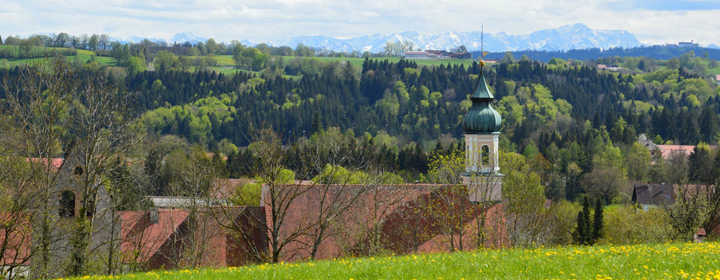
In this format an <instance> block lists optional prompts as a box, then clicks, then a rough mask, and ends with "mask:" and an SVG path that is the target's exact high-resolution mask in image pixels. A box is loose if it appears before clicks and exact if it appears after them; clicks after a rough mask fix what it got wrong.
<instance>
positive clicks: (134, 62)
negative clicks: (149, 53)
mask: <svg viewBox="0 0 720 280" xmlns="http://www.w3.org/2000/svg"><path fill="white" fill-rule="evenodd" d="M126 65H127V71H128V73H130V74H132V75H135V74H137V73H140V72H143V71H145V70H146V69H147V65H145V59H143V58H141V57H137V56H131V57H130V58H129V59H128V61H127V63H126Z"/></svg>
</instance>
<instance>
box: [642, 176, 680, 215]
mask: <svg viewBox="0 0 720 280" xmlns="http://www.w3.org/2000/svg"><path fill="white" fill-rule="evenodd" d="M632 202H633V203H635V204H637V205H639V206H641V207H642V209H643V211H645V212H647V211H648V210H650V208H652V207H657V206H661V205H671V204H673V203H675V190H674V187H673V186H672V185H665V184H664V183H663V184H645V185H635V186H633V193H632Z"/></svg>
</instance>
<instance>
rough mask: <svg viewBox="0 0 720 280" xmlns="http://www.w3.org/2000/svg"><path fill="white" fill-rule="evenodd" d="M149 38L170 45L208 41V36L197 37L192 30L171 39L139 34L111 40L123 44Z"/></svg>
mask: <svg viewBox="0 0 720 280" xmlns="http://www.w3.org/2000/svg"><path fill="white" fill-rule="evenodd" d="M145 39H147V40H148V41H151V42H155V43H160V42H164V43H167V44H168V45H172V44H175V43H178V44H182V43H185V42H190V43H191V44H193V45H194V44H197V43H198V42H203V43H204V42H205V41H207V38H202V37H197V36H195V35H194V34H192V33H191V32H183V33H177V34H175V35H174V36H172V37H170V38H169V39H161V38H145V37H138V36H130V37H127V38H125V39H122V38H117V37H111V38H110V41H111V42H119V43H121V44H125V43H140V42H142V41H143V40H145Z"/></svg>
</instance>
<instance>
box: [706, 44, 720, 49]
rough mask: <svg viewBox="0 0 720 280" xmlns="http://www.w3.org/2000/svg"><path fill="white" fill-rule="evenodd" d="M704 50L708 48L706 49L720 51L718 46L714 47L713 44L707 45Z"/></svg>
mask: <svg viewBox="0 0 720 280" xmlns="http://www.w3.org/2000/svg"><path fill="white" fill-rule="evenodd" d="M706 48H708V49H720V46H718V45H715V44H710V45H708V46H707V47H706Z"/></svg>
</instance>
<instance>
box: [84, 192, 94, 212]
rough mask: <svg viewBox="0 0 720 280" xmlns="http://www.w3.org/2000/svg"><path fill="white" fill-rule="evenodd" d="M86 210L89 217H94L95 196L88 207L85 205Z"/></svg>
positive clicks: (89, 201)
mask: <svg viewBox="0 0 720 280" xmlns="http://www.w3.org/2000/svg"><path fill="white" fill-rule="evenodd" d="M85 210H86V211H87V212H86V213H87V216H88V217H92V216H93V214H94V211H95V195H91V196H90V197H89V198H88V200H87V205H85Z"/></svg>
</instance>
